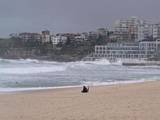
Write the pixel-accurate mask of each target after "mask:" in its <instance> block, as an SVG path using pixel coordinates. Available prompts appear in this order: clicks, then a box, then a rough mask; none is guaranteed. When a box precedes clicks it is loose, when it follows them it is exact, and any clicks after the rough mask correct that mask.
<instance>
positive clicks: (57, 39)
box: [51, 35, 67, 45]
mask: <svg viewBox="0 0 160 120" xmlns="http://www.w3.org/2000/svg"><path fill="white" fill-rule="evenodd" d="M66 41H67V37H66V36H62V35H52V36H51V42H52V44H53V45H57V44H58V43H60V42H61V43H65V42H66Z"/></svg>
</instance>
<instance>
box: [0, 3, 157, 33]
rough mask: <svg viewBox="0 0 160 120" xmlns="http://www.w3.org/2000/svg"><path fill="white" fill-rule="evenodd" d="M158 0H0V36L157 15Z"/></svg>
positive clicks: (89, 26) (85, 27) (80, 27)
mask: <svg viewBox="0 0 160 120" xmlns="http://www.w3.org/2000/svg"><path fill="white" fill-rule="evenodd" d="M159 5H160V1H159V0H0V36H7V35H8V34H10V33H11V32H22V31H32V32H40V31H41V30H43V29H47V28H48V29H50V30H51V31H54V32H74V31H75V32H81V31H89V30H94V29H96V28H97V27H106V26H109V25H112V24H113V23H114V21H115V20H116V19H120V18H127V17H129V16H139V17H141V18H144V19H151V18H153V19H154V20H155V19H159V11H160V7H159Z"/></svg>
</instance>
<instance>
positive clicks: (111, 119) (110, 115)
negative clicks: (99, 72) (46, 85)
mask: <svg viewBox="0 0 160 120" xmlns="http://www.w3.org/2000/svg"><path fill="white" fill-rule="evenodd" d="M80 90H81V88H70V89H57V90H43V91H32V92H21V93H7V94H0V120H160V82H146V83H136V84H128V85H113V86H101V87H91V88H90V92H89V93H87V94H82V93H80Z"/></svg>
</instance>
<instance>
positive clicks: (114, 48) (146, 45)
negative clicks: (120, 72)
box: [95, 41, 160, 60]
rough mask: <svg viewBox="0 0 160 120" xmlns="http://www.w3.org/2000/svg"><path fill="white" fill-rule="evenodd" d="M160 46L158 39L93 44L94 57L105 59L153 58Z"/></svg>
mask: <svg viewBox="0 0 160 120" xmlns="http://www.w3.org/2000/svg"><path fill="white" fill-rule="evenodd" d="M159 48H160V41H141V42H139V43H109V44H107V45H97V46H95V57H96V58H107V59H109V60H110V59H147V58H153V57H154V56H155V55H156V54H157V52H158V50H159Z"/></svg>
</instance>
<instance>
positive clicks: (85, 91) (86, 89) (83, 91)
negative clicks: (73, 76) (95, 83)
mask: <svg viewBox="0 0 160 120" xmlns="http://www.w3.org/2000/svg"><path fill="white" fill-rule="evenodd" d="M81 92H82V93H87V92H89V87H88V88H87V87H86V86H83V89H82V91H81Z"/></svg>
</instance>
